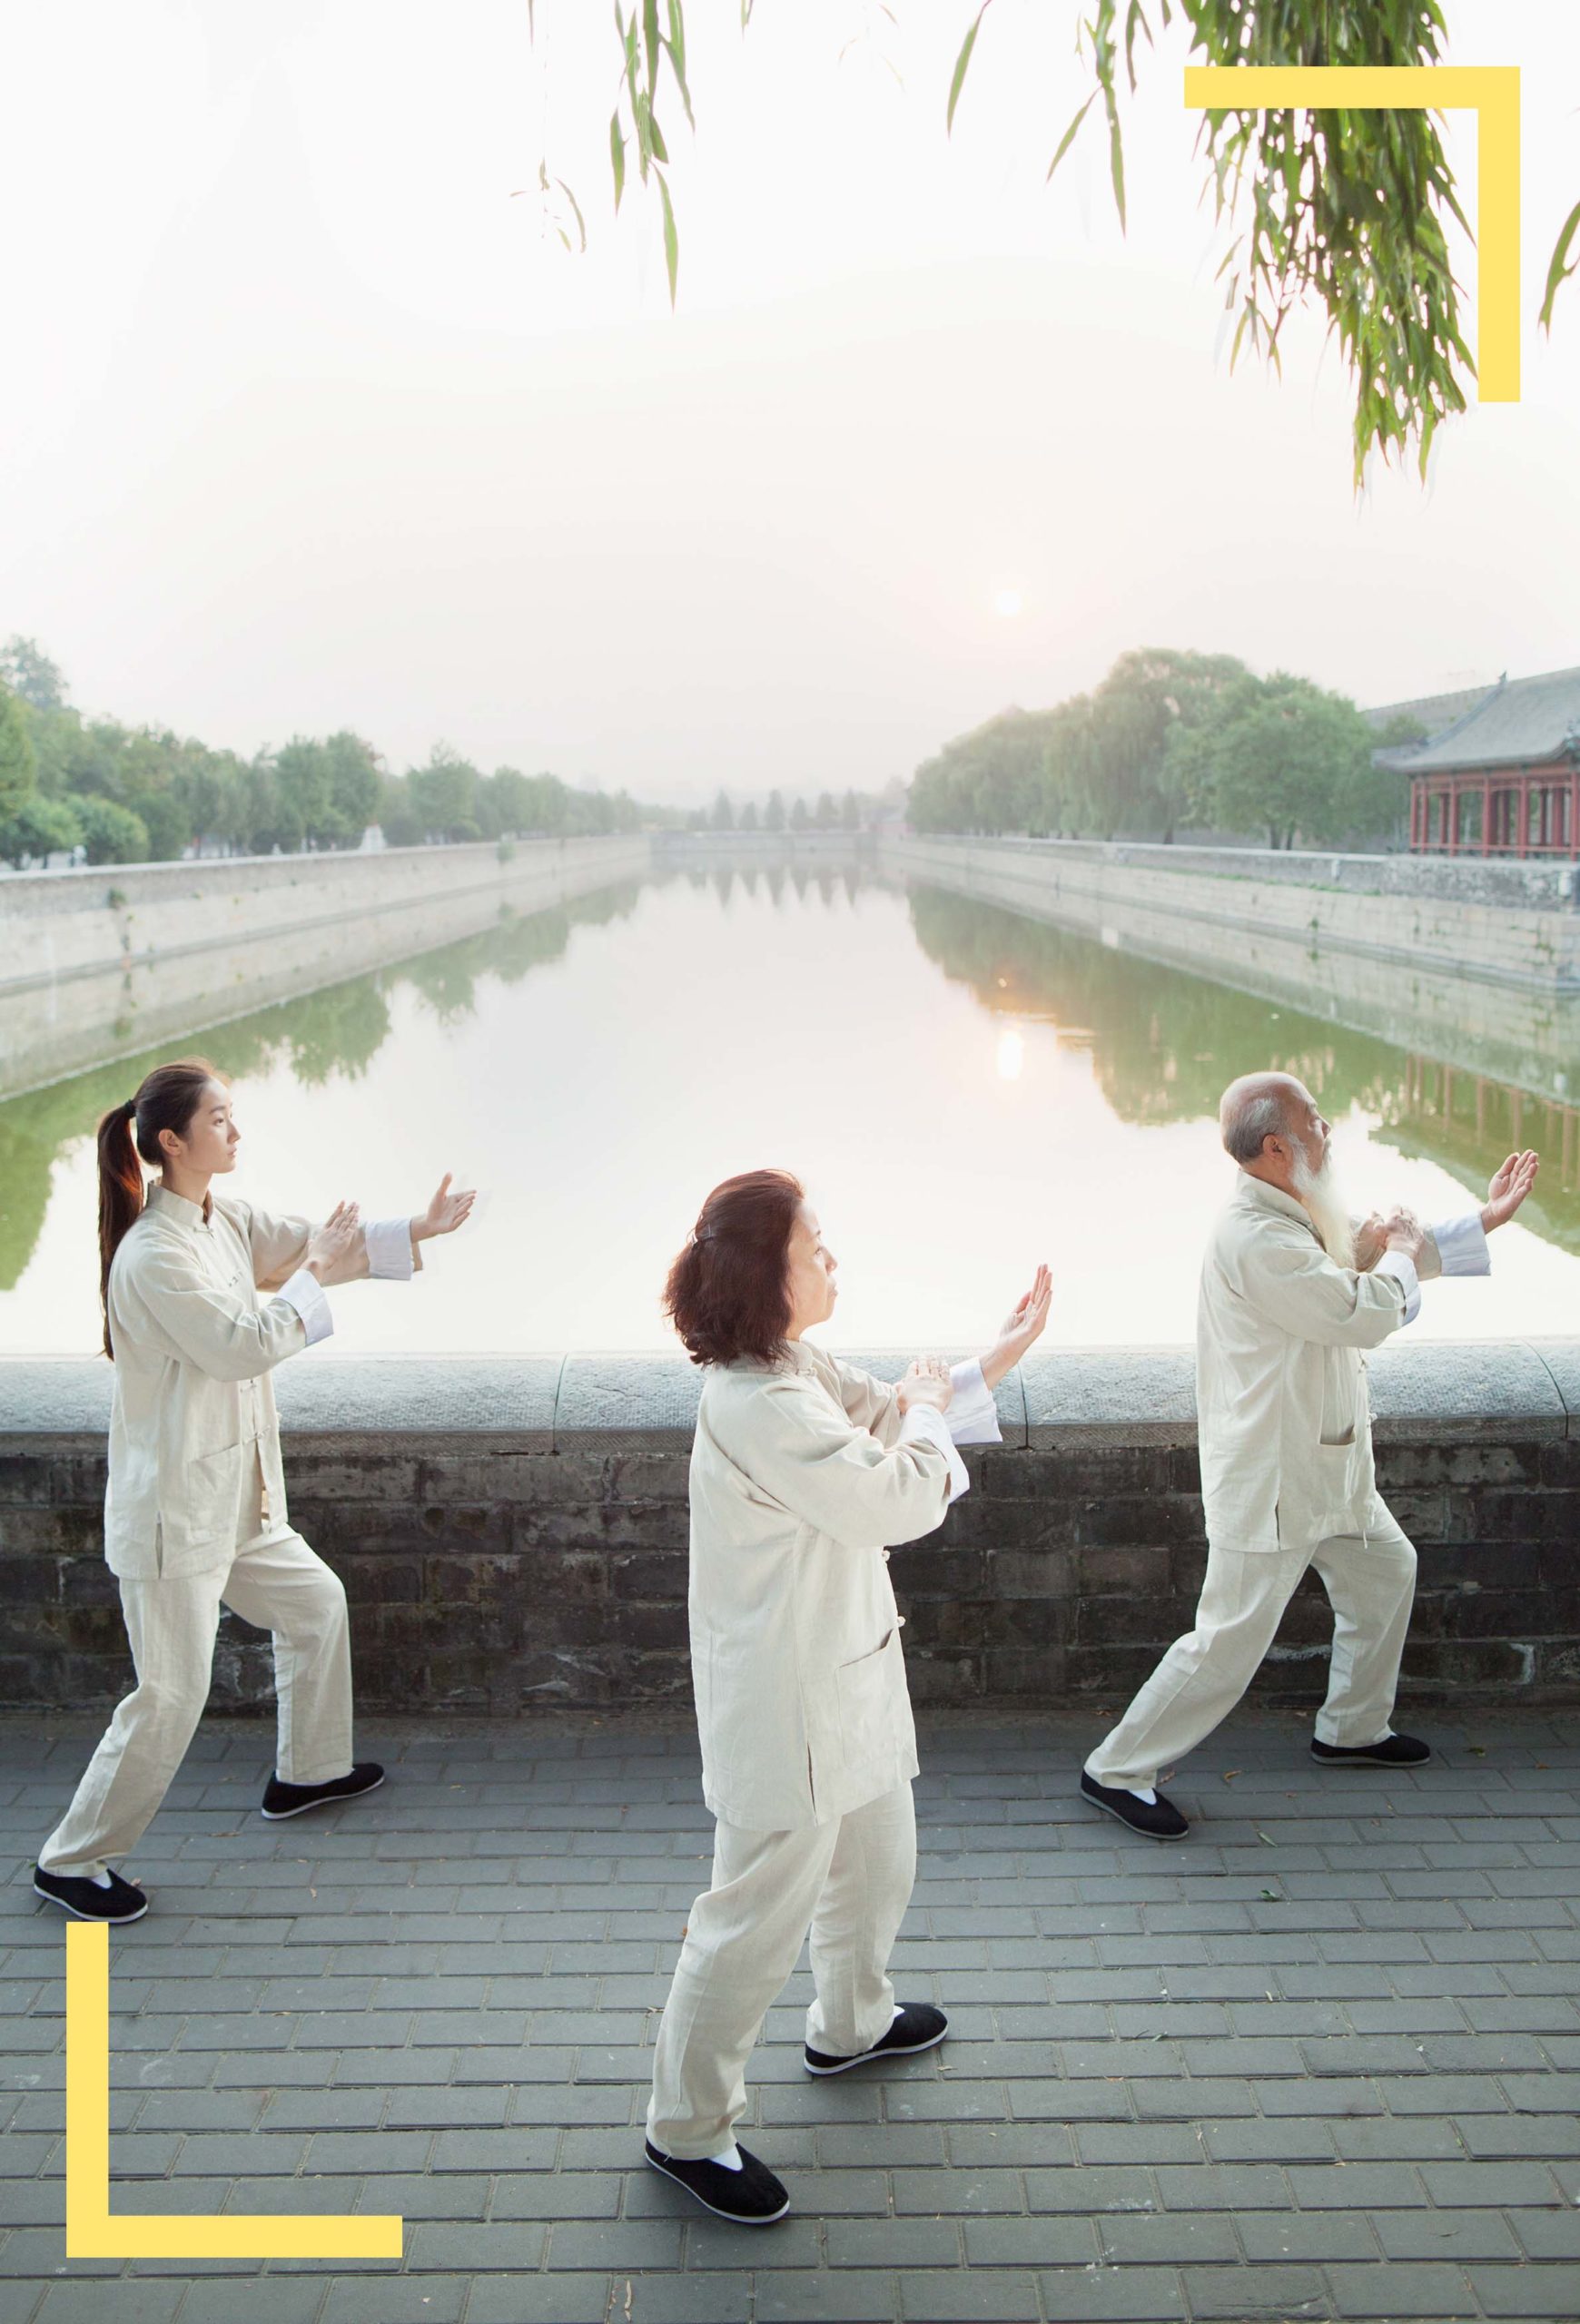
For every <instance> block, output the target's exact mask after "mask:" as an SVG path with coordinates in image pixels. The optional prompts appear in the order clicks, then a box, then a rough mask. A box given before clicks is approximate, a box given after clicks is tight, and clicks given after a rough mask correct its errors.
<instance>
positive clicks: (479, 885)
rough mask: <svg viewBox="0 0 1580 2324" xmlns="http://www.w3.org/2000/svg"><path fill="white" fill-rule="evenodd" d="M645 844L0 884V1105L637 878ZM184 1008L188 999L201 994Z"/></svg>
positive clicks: (273, 860) (638, 838)
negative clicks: (8, 1095)
mask: <svg viewBox="0 0 1580 2324" xmlns="http://www.w3.org/2000/svg"><path fill="white" fill-rule="evenodd" d="M648 862H649V847H648V842H647V838H646V837H645V836H643V835H641V834H636V835H633V836H629V837H617V838H609V839H580V840H519V841H516V842H507V843H506V844H505V845H504V847H502V848H501V847H500V846H498V845H496V844H495V843H494V842H488V843H487V844H484V845H478V846H468V847H405V848H388V849H383V850H380V851H379V852H370V853H368V854H365V855H364V854H324V855H273V856H267V855H266V856H248V857H236V858H233V859H227V860H225V861H223V862H202V863H143V864H112V865H106V866H104V867H102V868H100V869H97V870H94V871H81V872H38V873H29V874H25V875H24V876H22V877H20V878H17V879H14V880H7V881H5V883H4V885H3V886H0V1094H4V1093H5V1091H9V1090H15V1089H25V1088H34V1087H35V1086H36V1085H37V1084H39V1083H40V1082H44V1081H50V1080H58V1079H63V1078H64V1077H65V1076H67V1075H69V1074H73V1073H80V1072H83V1071H84V1070H85V1069H86V1068H88V1067H90V1066H94V1065H98V1064H102V1063H104V1061H105V1060H107V1059H110V1058H113V1057H125V1056H130V1055H133V1054H134V1053H135V1052H136V1051H137V1050H139V1049H145V1048H147V1047H149V1046H150V1045H151V1044H153V1042H156V1041H159V1040H163V1039H167V1038H168V1037H170V1036H172V1035H174V1034H180V1033H185V1032H187V1031H189V1030H190V1029H192V1027H193V1025H194V1024H204V1025H206V1024H215V1023H219V1022H221V1021H222V1020H223V1019H225V1018H226V1017H233V1016H240V1015H242V1014H243V1013H244V1012H246V1011H248V1010H250V1009H260V1008H262V1007H264V1006H266V1005H267V1004H268V1003H269V1002H271V1001H275V1000H289V999H291V998H294V996H295V995H297V994H299V993H303V992H312V991H316V990H318V989H319V988H320V987H321V986H323V985H327V984H333V983H336V982H338V981H339V980H341V978H345V977H354V976H360V975H361V974H363V973H365V971H367V970H370V969H374V968H380V967H382V966H384V965H385V964H386V963H387V962H389V961H391V960H406V959H410V956H411V955H412V954H413V953H416V952H422V951H427V950H431V949H432V948H433V947H434V946H436V945H439V944H446V943H450V942H453V941H454V940H457V939H458V938H459V937H463V936H470V935H474V934H476V933H477V932H478V931H479V930H481V929H484V928H488V927H489V926H491V925H492V924H493V923H494V921H497V920H498V919H499V916H500V915H501V914H502V913H504V912H507V911H518V912H528V911H543V910H544V909H545V908H547V907H548V906H549V905H552V904H555V903H559V902H563V901H566V900H567V899H568V897H572V896H579V895H586V894H587V893H588V892H589V891H591V890H593V889H596V888H601V887H607V886H609V885H611V884H612V883H613V882H615V881H619V880H628V879H635V878H640V877H642V876H643V875H645V873H646V872H647V868H648ZM194 996H196V997H195V999H194Z"/></svg>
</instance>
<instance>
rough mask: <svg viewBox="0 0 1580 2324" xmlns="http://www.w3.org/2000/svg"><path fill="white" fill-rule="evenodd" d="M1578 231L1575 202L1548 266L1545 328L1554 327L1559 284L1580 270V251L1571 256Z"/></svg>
mask: <svg viewBox="0 0 1580 2324" xmlns="http://www.w3.org/2000/svg"><path fill="white" fill-rule="evenodd" d="M1577 233H1580V202H1576V203H1575V207H1574V209H1573V210H1571V211H1570V212H1569V215H1568V216H1567V218H1565V221H1564V231H1563V232H1562V233H1561V234H1560V235H1559V237H1558V239H1557V241H1556V242H1555V244H1554V246H1553V256H1552V261H1551V262H1550V264H1549V265H1548V268H1547V287H1546V294H1545V297H1544V299H1543V300H1542V312H1541V317H1540V320H1541V325H1542V329H1543V330H1552V328H1553V301H1554V300H1555V298H1556V297H1557V295H1558V288H1559V285H1560V284H1561V283H1564V282H1566V281H1568V280H1569V277H1570V276H1571V275H1572V274H1575V273H1576V272H1580V251H1575V256H1574V257H1573V258H1571V257H1570V256H1569V252H1570V251H1571V250H1572V249H1573V248H1574V244H1575V235H1576V234H1577Z"/></svg>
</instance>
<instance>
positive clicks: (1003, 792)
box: [909, 647, 1422, 848]
mask: <svg viewBox="0 0 1580 2324" xmlns="http://www.w3.org/2000/svg"><path fill="white" fill-rule="evenodd" d="M1421 731H1422V730H1421V728H1420V727H1419V726H1417V725H1416V724H1411V723H1410V722H1408V721H1406V720H1395V721H1393V722H1391V723H1390V724H1389V725H1388V726H1387V729H1386V730H1385V731H1383V732H1380V733H1379V732H1378V729H1377V728H1375V727H1374V726H1373V725H1371V724H1370V723H1369V722H1368V719H1367V718H1366V717H1365V715H1364V714H1362V712H1361V711H1360V710H1359V709H1358V708H1357V706H1356V704H1354V703H1353V702H1351V701H1350V700H1349V699H1348V696H1346V695H1344V694H1333V693H1330V692H1328V691H1327V690H1326V689H1324V688H1323V687H1321V686H1318V685H1317V684H1315V683H1314V682H1313V681H1312V680H1311V679H1309V678H1303V677H1297V676H1295V675H1291V674H1290V673H1289V671H1287V670H1275V671H1273V672H1272V673H1271V675H1269V676H1268V677H1265V678H1259V677H1257V676H1256V675H1254V674H1253V673H1252V672H1251V671H1250V670H1249V669H1248V668H1247V667H1246V665H1245V664H1244V663H1243V662H1241V661H1239V660H1237V659H1236V657H1235V656H1234V655H1231V654H1188V653H1181V652H1178V651H1175V650H1174V649H1172V648H1168V647H1159V648H1151V647H1144V648H1140V649H1138V650H1136V651H1134V652H1131V653H1129V654H1121V655H1120V657H1119V660H1118V661H1117V662H1116V663H1115V664H1114V665H1113V667H1112V669H1111V670H1110V672H1109V674H1108V675H1107V676H1106V677H1105V678H1104V679H1103V680H1102V682H1101V684H1100V685H1098V686H1095V687H1094V688H1093V689H1092V691H1091V693H1090V694H1073V695H1071V697H1070V698H1069V699H1068V700H1067V701H1064V702H1062V703H1058V704H1055V705H1054V707H1053V708H1052V710H1020V709H1011V710H1005V711H1001V712H1000V713H999V714H998V715H997V716H996V717H993V718H990V719H988V720H987V721H986V723H985V724H983V725H981V726H977V727H974V728H973V730H972V731H971V733H969V734H961V735H958V736H956V738H955V739H954V740H953V742H951V743H945V745H944V747H943V750H942V751H940V752H939V753H937V754H936V755H935V756H934V757H933V758H930V759H928V760H927V761H926V762H925V763H923V765H922V766H920V767H918V768H917V770H916V773H915V775H914V777H913V781H912V784H911V793H910V805H909V820H910V822H911V825H912V828H913V830H916V831H923V832H1028V833H1030V834H1032V836H1033V837H1038V838H1071V839H1074V838H1095V839H1117V838H1129V839H1159V840H1171V839H1173V838H1174V837H1175V835H1176V833H1177V832H1180V831H1183V830H1194V831H1206V832H1224V833H1229V832H1232V833H1235V834H1237V835H1239V836H1243V837H1248V838H1249V837H1251V836H1253V835H1254V836H1255V837H1257V838H1259V839H1265V840H1266V842H1267V844H1268V845H1269V847H1285V848H1287V847H1293V846H1294V845H1295V844H1296V843H1297V842H1301V843H1309V844H1317V845H1333V844H1338V843H1346V844H1357V845H1358V844H1363V843H1369V844H1371V845H1374V846H1375V845H1378V844H1379V843H1380V844H1387V843H1388V842H1391V841H1395V840H1397V837H1398V835H1399V832H1400V831H1401V829H1402V825H1403V821H1404V817H1405V814H1406V812H1407V807H1408V803H1409V781H1408V777H1407V776H1406V775H1404V774H1402V773H1399V772H1397V770H1395V769H1383V768H1379V767H1377V766H1374V764H1373V763H1372V753H1373V752H1374V751H1375V750H1377V749H1378V748H1379V747H1380V746H1382V745H1384V744H1387V743H1398V742H1407V741H1410V740H1413V739H1415V738H1416V737H1417V736H1418V735H1419V734H1420V733H1421Z"/></svg>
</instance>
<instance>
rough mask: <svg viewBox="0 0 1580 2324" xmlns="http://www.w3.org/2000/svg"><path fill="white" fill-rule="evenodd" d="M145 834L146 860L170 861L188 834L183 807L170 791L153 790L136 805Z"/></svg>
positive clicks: (189, 837)
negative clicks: (146, 845) (146, 839)
mask: <svg viewBox="0 0 1580 2324" xmlns="http://www.w3.org/2000/svg"><path fill="white" fill-rule="evenodd" d="M136 812H137V814H138V815H139V817H140V818H141V820H142V823H143V830H144V831H145V832H147V834H148V861H149V862H150V863H174V862H177V861H178V859H179V858H180V856H181V855H182V853H183V851H184V850H185V847H186V844H187V842H188V841H189V840H190V839H191V837H192V825H191V823H190V822H188V820H187V813H186V809H185V808H184V807H183V805H182V803H181V801H180V800H179V799H178V798H176V796H175V794H174V793H173V792H170V791H155V792H153V793H151V794H150V796H149V797H148V798H146V799H144V800H143V801H142V803H140V805H139V806H138V808H137V811H136Z"/></svg>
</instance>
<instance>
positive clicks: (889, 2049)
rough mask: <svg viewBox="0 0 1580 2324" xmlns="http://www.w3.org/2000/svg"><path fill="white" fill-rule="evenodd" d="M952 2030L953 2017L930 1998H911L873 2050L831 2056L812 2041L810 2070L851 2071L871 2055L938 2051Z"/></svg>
mask: <svg viewBox="0 0 1580 2324" xmlns="http://www.w3.org/2000/svg"><path fill="white" fill-rule="evenodd" d="M948 2031H949V2020H948V2018H947V2017H945V2015H944V2014H943V2011H942V2010H941V2009H934V2008H933V2004H932V2003H931V2002H930V2001H908V2002H907V2003H906V2004H905V2006H904V2009H902V2011H901V2012H900V2014H899V2015H898V2017H896V2018H895V2020H894V2024H892V2025H891V2026H890V2028H889V2030H888V2032H887V2033H885V2034H884V2037H883V2039H882V2040H881V2041H878V2042H874V2043H873V2046H872V2048H871V2049H870V2050H858V2051H857V2053H856V2054H855V2056H854V2058H831V2057H829V2056H828V2055H827V2053H825V2051H822V2050H815V2049H814V2048H813V2047H812V2044H811V2043H807V2045H806V2049H805V2061H806V2071H807V2073H849V2072H850V2069H851V2068H852V2066H864V2065H865V2064H866V2063H867V2060H868V2059H869V2058H909V2057H913V2056H914V2055H915V2053H916V2052H917V2051H918V2050H935V2049H936V2048H937V2047H938V2044H939V2043H940V2042H942V2041H943V2037H944V2035H945V2034H946V2033H948Z"/></svg>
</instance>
